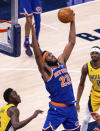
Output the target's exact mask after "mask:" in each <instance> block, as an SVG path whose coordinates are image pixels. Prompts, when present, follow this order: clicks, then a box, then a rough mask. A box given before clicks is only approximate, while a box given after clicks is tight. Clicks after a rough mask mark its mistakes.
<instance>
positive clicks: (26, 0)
mask: <svg viewBox="0 0 100 131" xmlns="http://www.w3.org/2000/svg"><path fill="white" fill-rule="evenodd" d="M24 9H26V11H27V12H28V13H29V14H31V13H32V9H31V0H20V13H24ZM30 29H31V28H30V25H29V23H28V22H27V19H26V23H25V41H24V47H25V48H26V51H25V52H26V54H27V55H28V56H32V54H33V53H32V51H31V49H30V44H29V34H30Z"/></svg>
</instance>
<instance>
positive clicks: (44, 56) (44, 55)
mask: <svg viewBox="0 0 100 131" xmlns="http://www.w3.org/2000/svg"><path fill="white" fill-rule="evenodd" d="M46 55H47V51H46V52H45V53H44V54H43V61H45V58H46Z"/></svg>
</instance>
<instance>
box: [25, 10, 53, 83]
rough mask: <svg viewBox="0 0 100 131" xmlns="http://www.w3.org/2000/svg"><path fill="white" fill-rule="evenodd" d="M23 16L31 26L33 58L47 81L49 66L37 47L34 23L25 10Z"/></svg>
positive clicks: (49, 73)
mask: <svg viewBox="0 0 100 131" xmlns="http://www.w3.org/2000/svg"><path fill="white" fill-rule="evenodd" d="M25 16H26V18H27V21H28V22H29V24H30V26H31V28H32V47H33V50H34V54H35V58H36V62H37V65H38V68H39V71H40V73H41V74H42V76H43V78H44V79H45V80H46V81H47V80H48V79H49V78H50V76H51V68H50V67H49V66H48V65H47V64H46V63H45V62H44V60H43V56H42V52H41V50H40V47H39V44H38V41H37V38H36V32H35V27H34V24H32V21H31V18H30V17H28V16H29V14H28V13H27V12H25Z"/></svg>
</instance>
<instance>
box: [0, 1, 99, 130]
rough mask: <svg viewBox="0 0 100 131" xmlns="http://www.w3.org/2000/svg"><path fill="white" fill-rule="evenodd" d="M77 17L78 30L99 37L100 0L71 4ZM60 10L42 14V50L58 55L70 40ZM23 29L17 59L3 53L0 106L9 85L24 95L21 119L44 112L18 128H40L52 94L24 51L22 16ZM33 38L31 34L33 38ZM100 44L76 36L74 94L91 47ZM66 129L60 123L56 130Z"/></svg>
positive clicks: (84, 98)
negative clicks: (60, 16) (59, 16)
mask: <svg viewBox="0 0 100 131" xmlns="http://www.w3.org/2000/svg"><path fill="white" fill-rule="evenodd" d="M71 8H72V9H73V10H74V12H75V17H76V33H77V34H79V33H88V34H91V35H93V36H97V37H100V33H97V32H95V31H94V30H96V29H100V0H97V1H94V2H88V3H84V4H81V5H76V6H72V7H71ZM57 12H58V10H55V11H51V12H48V13H43V14H42V24H41V32H40V38H39V43H40V47H41V48H42V50H45V49H46V50H49V51H51V52H53V53H54V55H55V56H56V57H58V56H59V55H60V54H61V53H62V51H63V49H64V47H65V45H66V44H67V42H68V33H69V24H63V23H61V22H60V21H59V20H58V18H57ZM19 23H20V24H21V30H22V41H21V43H22V49H21V50H22V53H21V56H20V57H18V58H12V57H9V56H6V55H4V54H0V108H1V107H2V106H3V105H4V104H5V102H4V100H3V97H2V96H3V92H4V91H5V89H7V88H13V89H15V90H16V91H17V92H18V93H19V95H20V96H21V100H22V103H21V104H19V106H18V108H19V110H20V120H24V119H25V118H27V117H29V116H30V115H32V114H33V113H34V111H35V110H36V109H41V110H43V111H44V113H43V114H42V115H39V116H38V117H37V118H36V119H34V120H33V121H31V122H30V123H29V124H28V125H27V126H25V127H24V128H22V129H20V130H19V131H41V129H42V126H43V124H44V121H45V118H46V114H47V110H48V102H49V101H50V100H49V98H48V96H49V94H48V93H47V92H46V90H45V85H44V83H43V81H42V78H41V75H40V73H39V71H38V68H37V65H36V62H35V58H34V56H33V57H28V56H27V55H26V54H25V53H24V51H25V49H24V47H23V43H24V25H25V18H22V19H19ZM30 39H31V37H30ZM94 45H97V46H100V39H99V40H95V41H88V40H85V39H82V38H79V37H76V45H75V47H74V49H73V52H72V54H71V56H70V58H69V60H68V62H67V67H68V70H69V73H70V75H71V78H72V82H73V89H74V94H75V97H76V94H77V88H78V84H79V80H80V74H81V67H82V66H83V64H85V63H87V62H88V61H89V60H90V49H91V47H92V46H94ZM90 89H91V83H90V81H89V79H88V78H87V80H86V84H85V90H84V92H83V95H82V98H81V101H80V106H81V110H80V113H79V114H78V116H79V121H80V123H81V122H82V119H83V116H84V113H85V106H86V104H87V101H88V97H89V92H90ZM61 129H63V127H62V126H60V127H59V128H58V129H57V131H60V130H61Z"/></svg>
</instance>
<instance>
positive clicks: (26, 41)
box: [24, 16, 33, 56]
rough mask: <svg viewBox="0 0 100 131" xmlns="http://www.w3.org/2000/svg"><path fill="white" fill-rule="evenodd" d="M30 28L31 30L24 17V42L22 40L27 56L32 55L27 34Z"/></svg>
mask: <svg viewBox="0 0 100 131" xmlns="http://www.w3.org/2000/svg"><path fill="white" fill-rule="evenodd" d="M30 17H31V21H32V16H30ZM30 30H31V27H30V24H29V23H28V21H27V19H26V23H25V42H24V47H25V48H26V51H25V52H26V54H27V55H28V56H32V55H33V53H32V51H31V48H30V42H29V34H30Z"/></svg>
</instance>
